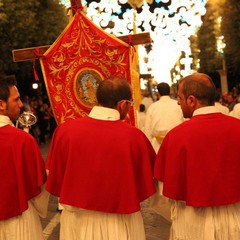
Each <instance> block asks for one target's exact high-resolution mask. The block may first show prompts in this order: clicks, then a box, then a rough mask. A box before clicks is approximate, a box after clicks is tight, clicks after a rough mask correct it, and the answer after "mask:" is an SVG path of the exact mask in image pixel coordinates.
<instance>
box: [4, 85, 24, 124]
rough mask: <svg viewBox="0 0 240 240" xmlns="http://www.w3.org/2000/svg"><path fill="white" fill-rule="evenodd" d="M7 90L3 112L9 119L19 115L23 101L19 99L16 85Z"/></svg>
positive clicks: (14, 118)
mask: <svg viewBox="0 0 240 240" xmlns="http://www.w3.org/2000/svg"><path fill="white" fill-rule="evenodd" d="M9 90H10V95H9V98H8V100H7V102H6V104H5V109H4V111H3V114H4V115H6V116H8V117H9V118H10V119H11V120H16V119H17V118H18V117H19V115H20V112H21V108H22V107H23V103H22V101H21V99H20V94H19V92H18V89H17V87H16V86H11V87H10V88H9Z"/></svg>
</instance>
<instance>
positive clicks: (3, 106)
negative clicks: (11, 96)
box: [0, 99, 7, 111]
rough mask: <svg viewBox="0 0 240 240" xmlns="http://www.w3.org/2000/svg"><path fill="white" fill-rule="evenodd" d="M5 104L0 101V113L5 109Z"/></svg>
mask: <svg viewBox="0 0 240 240" xmlns="http://www.w3.org/2000/svg"><path fill="white" fill-rule="evenodd" d="M6 104H7V103H6V102H5V101H3V100H1V99H0V111H3V110H5V109H6Z"/></svg>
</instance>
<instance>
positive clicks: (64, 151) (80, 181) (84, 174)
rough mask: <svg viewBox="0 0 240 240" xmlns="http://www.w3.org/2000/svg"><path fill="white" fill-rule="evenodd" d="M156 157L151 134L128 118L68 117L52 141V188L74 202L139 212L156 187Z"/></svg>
mask: <svg viewBox="0 0 240 240" xmlns="http://www.w3.org/2000/svg"><path fill="white" fill-rule="evenodd" d="M89 129H94V131H90V130H89ZM155 157H156V154H155V152H154V150H153V148H152V146H151V144H150V142H149V141H148V140H147V138H146V137H145V135H144V134H143V133H142V132H141V131H140V130H139V129H137V128H135V127H133V126H131V125H129V124H128V123H124V122H122V121H120V120H119V121H102V120H96V119H92V118H89V117H84V118H80V119H76V120H72V121H68V122H66V123H64V124H62V125H60V126H59V127H58V128H57V130H56V131H55V133H54V136H53V139H52V142H51V145H50V150H49V154H48V157H47V162H46V167H47V169H49V175H48V181H47V185H46V189H47V190H48V191H49V192H50V193H52V194H53V195H56V196H60V202H61V203H65V204H68V205H71V206H75V207H79V208H84V209H89V210H96V211H101V212H112V213H125V214H126V213H132V212H136V211H138V210H139V209H140V206H139V203H140V202H141V201H143V200H144V199H146V198H148V197H149V196H151V195H152V194H153V193H154V192H155V188H154V184H153V164H154V160H155Z"/></svg>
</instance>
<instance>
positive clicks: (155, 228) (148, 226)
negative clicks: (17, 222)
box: [40, 144, 170, 240]
mask: <svg viewBox="0 0 240 240" xmlns="http://www.w3.org/2000/svg"><path fill="white" fill-rule="evenodd" d="M48 146H49V144H45V145H40V149H41V152H42V154H43V157H44V159H46V156H47V151H48ZM142 214H143V220H144V225H145V231H146V240H168V236H169V228H170V223H169V222H168V221H167V220H165V219H164V218H163V217H161V216H159V215H158V214H156V213H155V212H154V211H153V210H152V209H151V208H149V206H148V200H146V201H144V202H143V203H142ZM60 215H61V213H59V212H58V211H57V198H56V197H54V196H50V200H49V206H48V215H47V218H45V219H41V220H42V225H43V234H44V238H45V240H59V219H60ZM89 240H91V239H89Z"/></svg>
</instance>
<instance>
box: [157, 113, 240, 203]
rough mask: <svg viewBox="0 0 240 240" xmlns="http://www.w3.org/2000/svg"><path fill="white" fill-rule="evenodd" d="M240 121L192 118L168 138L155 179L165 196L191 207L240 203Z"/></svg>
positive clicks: (219, 117)
mask: <svg viewBox="0 0 240 240" xmlns="http://www.w3.org/2000/svg"><path fill="white" fill-rule="evenodd" d="M239 146H240V120H238V119H235V118H232V117H229V116H225V115H223V114H221V113H212V114H205V115H198V116H194V117H192V118H191V119H190V120H189V121H186V122H184V123H182V124H180V125H179V126H177V127H176V128H174V129H173V130H171V131H170V132H169V133H168V134H167V136H166V137H165V139H164V141H163V143H162V145H161V148H160V150H159V152H158V156H157V159H156V163H155V169H154V176H155V178H156V179H158V180H160V181H162V182H163V186H164V188H163V194H164V195H165V196H166V197H168V198H171V199H175V200H182V201H185V202H186V204H187V205H189V206H196V207H207V206H218V205H225V204H231V203H234V202H239V201H240V154H238V153H239Z"/></svg>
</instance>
